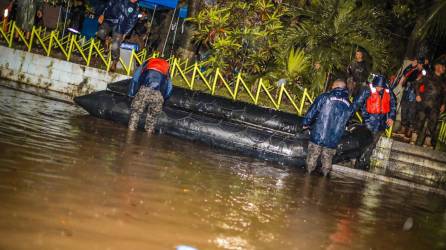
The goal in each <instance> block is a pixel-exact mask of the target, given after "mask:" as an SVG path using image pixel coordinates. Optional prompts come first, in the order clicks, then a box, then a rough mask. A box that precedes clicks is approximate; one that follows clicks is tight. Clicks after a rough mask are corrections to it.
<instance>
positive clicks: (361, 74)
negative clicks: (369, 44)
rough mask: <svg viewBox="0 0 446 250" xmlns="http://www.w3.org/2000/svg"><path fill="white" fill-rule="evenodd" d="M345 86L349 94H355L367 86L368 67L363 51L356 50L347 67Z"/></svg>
mask: <svg viewBox="0 0 446 250" xmlns="http://www.w3.org/2000/svg"><path fill="white" fill-rule="evenodd" d="M347 74H348V79H347V88H348V91H349V94H350V96H356V95H357V94H358V93H359V91H360V89H361V88H363V87H365V86H367V78H368V77H369V68H368V66H367V63H366V61H364V52H362V51H361V50H356V52H355V60H354V61H353V62H352V63H351V64H350V65H349V66H348V68H347Z"/></svg>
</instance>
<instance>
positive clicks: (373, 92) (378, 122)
mask: <svg viewBox="0 0 446 250" xmlns="http://www.w3.org/2000/svg"><path fill="white" fill-rule="evenodd" d="M358 109H360V110H361V115H362V118H363V120H364V123H365V125H366V127H367V128H368V129H369V130H370V132H372V135H373V142H372V143H371V144H370V145H369V146H368V147H367V148H366V149H365V150H364V152H363V154H362V155H361V156H360V158H359V159H358V160H357V161H356V164H355V168H359V169H368V168H369V166H370V157H371V156H372V153H373V150H374V149H375V147H376V144H377V143H378V141H379V138H380V137H381V135H382V134H383V133H384V131H385V130H386V129H387V128H390V127H392V126H393V122H394V121H395V118H396V97H395V95H394V94H393V92H392V91H391V90H390V89H389V88H388V87H387V83H386V78H385V77H384V76H382V75H375V76H374V77H373V80H372V83H370V84H369V87H366V88H363V89H362V91H361V93H360V94H359V95H358V96H357V97H356V98H355V100H354V101H353V110H354V111H357V110H358Z"/></svg>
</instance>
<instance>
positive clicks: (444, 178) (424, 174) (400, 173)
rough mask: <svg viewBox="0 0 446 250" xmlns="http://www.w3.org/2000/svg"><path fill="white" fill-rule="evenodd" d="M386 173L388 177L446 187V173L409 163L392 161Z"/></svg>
mask: <svg viewBox="0 0 446 250" xmlns="http://www.w3.org/2000/svg"><path fill="white" fill-rule="evenodd" d="M385 173H386V175H389V176H393V177H397V178H400V179H403V180H409V181H413V182H416V183H422V184H426V185H430V186H435V187H438V186H444V184H445V183H446V171H439V170H438V169H434V168H429V167H426V166H423V165H418V164H415V163H410V162H408V161H399V160H395V159H390V160H389V165H388V166H387V168H386V169H385Z"/></svg>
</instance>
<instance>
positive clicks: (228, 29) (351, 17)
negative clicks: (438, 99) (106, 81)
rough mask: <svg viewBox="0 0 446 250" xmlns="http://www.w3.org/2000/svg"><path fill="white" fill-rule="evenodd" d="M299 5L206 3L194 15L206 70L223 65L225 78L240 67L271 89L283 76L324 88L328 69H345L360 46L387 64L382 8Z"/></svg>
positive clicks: (344, 1) (329, 1)
mask: <svg viewBox="0 0 446 250" xmlns="http://www.w3.org/2000/svg"><path fill="white" fill-rule="evenodd" d="M290 2H291V1H290ZM299 6H300V5H299V4H298V5H294V4H291V3H288V2H286V1H284V2H283V3H281V4H277V3H275V2H273V1H269V0H254V1H219V2H218V4H217V5H215V6H213V7H208V8H204V9H203V10H202V11H201V12H199V14H198V15H197V16H196V17H193V18H191V19H190V20H191V21H192V22H193V23H194V24H195V25H196V27H197V32H196V33H195V36H194V38H195V42H196V43H197V44H199V45H201V47H202V48H205V49H207V50H208V56H207V57H206V58H205V60H206V64H207V69H208V70H211V69H212V68H216V67H219V68H220V69H221V70H222V72H223V73H224V75H225V77H226V78H227V79H232V78H233V76H234V75H235V74H237V73H239V72H243V73H244V75H245V76H247V77H248V78H250V79H251V80H254V79H258V78H260V77H261V78H263V79H264V80H265V82H267V83H269V86H270V88H275V87H276V86H278V85H280V84H277V82H278V81H279V80H280V79H282V80H281V83H284V82H286V83H287V84H290V85H292V87H295V88H302V87H304V86H305V87H311V88H312V89H314V90H317V91H320V90H322V89H323V87H324V83H325V78H326V76H327V74H329V73H333V72H342V71H344V69H345V68H346V66H347V65H348V63H349V62H350V61H351V55H352V53H353V51H354V50H355V49H356V48H363V49H365V50H366V51H367V52H368V54H369V55H370V57H371V58H373V62H374V63H373V65H374V66H375V68H376V69H383V68H385V67H386V66H387V64H388V59H387V58H388V54H387V46H388V44H386V42H385V40H384V39H383V36H382V33H381V32H380V29H378V27H379V20H380V14H381V13H380V12H379V11H377V10H376V9H374V8H369V7H368V6H357V4H356V1H353V0H322V1H312V3H311V4H310V5H307V6H305V7H299Z"/></svg>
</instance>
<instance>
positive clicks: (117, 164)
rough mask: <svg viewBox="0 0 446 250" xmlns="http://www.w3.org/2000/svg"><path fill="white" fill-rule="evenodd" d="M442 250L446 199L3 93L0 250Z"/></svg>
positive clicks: (0, 102) (0, 101)
mask: <svg viewBox="0 0 446 250" xmlns="http://www.w3.org/2000/svg"><path fill="white" fill-rule="evenodd" d="M179 245H188V246H193V247H196V248H197V249H200V250H201V249H446V199H445V198H444V197H441V196H437V195H434V194H429V193H424V192H421V191H413V190H408V189H407V188H405V187H400V186H396V185H389V184H384V183H382V182H378V181H359V180H355V179H351V178H349V177H345V176H338V177H334V178H331V179H329V180H325V179H323V178H320V177H319V176H305V174H304V172H303V170H302V169H296V168H293V167H286V166H278V165H274V164H272V163H268V162H263V161H257V160H255V159H252V158H249V157H244V156H240V155H236V154H234V153H232V152H228V151H222V150H218V149H213V148H209V147H207V146H205V145H203V144H198V143H193V142H189V141H184V140H179V139H176V138H174V137H170V136H165V135H157V136H152V137H147V136H146V135H145V134H144V133H142V132H137V133H135V134H129V133H128V132H127V130H126V128H125V127H123V126H121V125H118V124H114V123H111V122H108V121H103V120H99V119H96V118H93V117H90V116H88V115H87V114H86V113H85V112H84V111H83V110H81V109H80V108H78V107H76V106H74V105H69V104H66V103H61V102H56V101H52V100H48V99H44V98H41V97H38V96H34V95H30V94H27V93H24V92H19V91H16V90H11V89H7V88H3V87H0V249H175V248H176V247H177V246H179Z"/></svg>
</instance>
